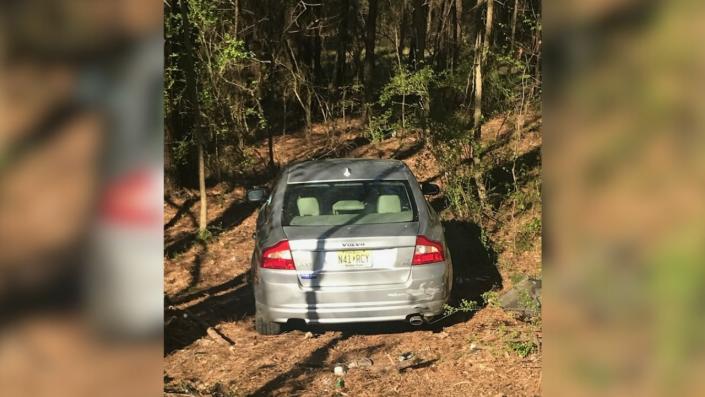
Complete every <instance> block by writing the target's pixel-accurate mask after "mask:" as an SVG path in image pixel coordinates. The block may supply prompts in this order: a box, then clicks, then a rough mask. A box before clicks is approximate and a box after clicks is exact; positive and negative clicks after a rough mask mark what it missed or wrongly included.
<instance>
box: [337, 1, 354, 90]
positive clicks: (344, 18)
mask: <svg viewBox="0 0 705 397" xmlns="http://www.w3.org/2000/svg"><path fill="white" fill-rule="evenodd" d="M349 11H350V0H342V2H341V7H340V27H339V28H338V48H337V49H336V54H335V73H334V76H335V78H334V80H335V86H336V87H340V86H342V85H343V84H345V61H346V59H345V58H346V52H347V48H348V19H349V17H350V13H349Z"/></svg>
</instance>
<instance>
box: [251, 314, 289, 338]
mask: <svg viewBox="0 0 705 397" xmlns="http://www.w3.org/2000/svg"><path fill="white" fill-rule="evenodd" d="M255 330H256V331H257V333H259V334H260V335H279V334H280V333H281V332H282V325H281V324H279V323H275V322H272V321H267V320H265V319H264V318H262V317H260V316H258V315H255Z"/></svg>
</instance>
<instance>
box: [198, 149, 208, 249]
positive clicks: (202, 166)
mask: <svg viewBox="0 0 705 397" xmlns="http://www.w3.org/2000/svg"><path fill="white" fill-rule="evenodd" d="M198 190H199V193H200V195H201V211H200V215H199V217H198V232H199V234H200V235H201V236H202V235H203V233H205V232H206V230H207V227H208V200H207V199H208V198H207V196H206V161H205V154H204V153H203V144H202V143H200V142H199V143H198Z"/></svg>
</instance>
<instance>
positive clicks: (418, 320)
mask: <svg viewBox="0 0 705 397" xmlns="http://www.w3.org/2000/svg"><path fill="white" fill-rule="evenodd" d="M423 323H424V321H423V317H421V316H420V315H418V314H413V315H411V316H409V324H411V325H413V326H414V327H418V326H419V325H422V324H423Z"/></svg>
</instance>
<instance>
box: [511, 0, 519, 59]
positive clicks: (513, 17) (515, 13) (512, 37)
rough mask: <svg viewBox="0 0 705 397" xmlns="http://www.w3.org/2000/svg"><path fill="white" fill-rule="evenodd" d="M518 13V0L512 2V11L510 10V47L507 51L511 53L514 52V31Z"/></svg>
mask: <svg viewBox="0 0 705 397" xmlns="http://www.w3.org/2000/svg"><path fill="white" fill-rule="evenodd" d="M518 12H519V0H514V10H512V22H511V25H512V33H511V36H510V45H509V49H510V50H511V51H514V38H515V37H516V30H517V14H518Z"/></svg>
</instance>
